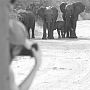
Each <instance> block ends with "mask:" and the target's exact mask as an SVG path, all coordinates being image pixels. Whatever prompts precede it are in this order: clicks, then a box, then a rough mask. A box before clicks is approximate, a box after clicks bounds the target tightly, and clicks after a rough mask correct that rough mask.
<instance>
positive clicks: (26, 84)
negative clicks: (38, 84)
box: [19, 48, 41, 90]
mask: <svg viewBox="0 0 90 90" xmlns="http://www.w3.org/2000/svg"><path fill="white" fill-rule="evenodd" d="M32 51H33V54H34V58H35V65H34V68H33V69H32V71H31V72H30V73H29V75H28V76H27V77H26V79H25V80H24V81H23V82H22V83H21V84H20V85H19V90H28V89H29V87H30V86H31V84H32V81H33V79H34V77H35V75H36V72H37V70H38V69H39V67H40V65H41V51H40V49H38V51H36V50H35V49H34V48H33V49H32Z"/></svg>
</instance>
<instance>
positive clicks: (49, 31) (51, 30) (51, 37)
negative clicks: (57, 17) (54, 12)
mask: <svg viewBox="0 0 90 90" xmlns="http://www.w3.org/2000/svg"><path fill="white" fill-rule="evenodd" d="M47 28H48V38H49V39H53V24H52V23H51V22H49V23H47Z"/></svg>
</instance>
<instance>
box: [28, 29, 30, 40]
mask: <svg viewBox="0 0 90 90" xmlns="http://www.w3.org/2000/svg"><path fill="white" fill-rule="evenodd" d="M27 32H28V38H29V39H30V28H27Z"/></svg>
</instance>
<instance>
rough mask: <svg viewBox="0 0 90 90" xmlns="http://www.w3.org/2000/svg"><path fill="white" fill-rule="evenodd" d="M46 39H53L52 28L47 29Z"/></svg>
mask: <svg viewBox="0 0 90 90" xmlns="http://www.w3.org/2000/svg"><path fill="white" fill-rule="evenodd" d="M48 39H54V37H53V30H52V29H50V30H49V29H48Z"/></svg>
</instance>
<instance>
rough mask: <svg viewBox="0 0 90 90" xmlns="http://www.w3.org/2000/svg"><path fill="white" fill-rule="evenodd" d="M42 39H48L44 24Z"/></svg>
mask: <svg viewBox="0 0 90 90" xmlns="http://www.w3.org/2000/svg"><path fill="white" fill-rule="evenodd" d="M42 39H46V24H45V23H43V37H42Z"/></svg>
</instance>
